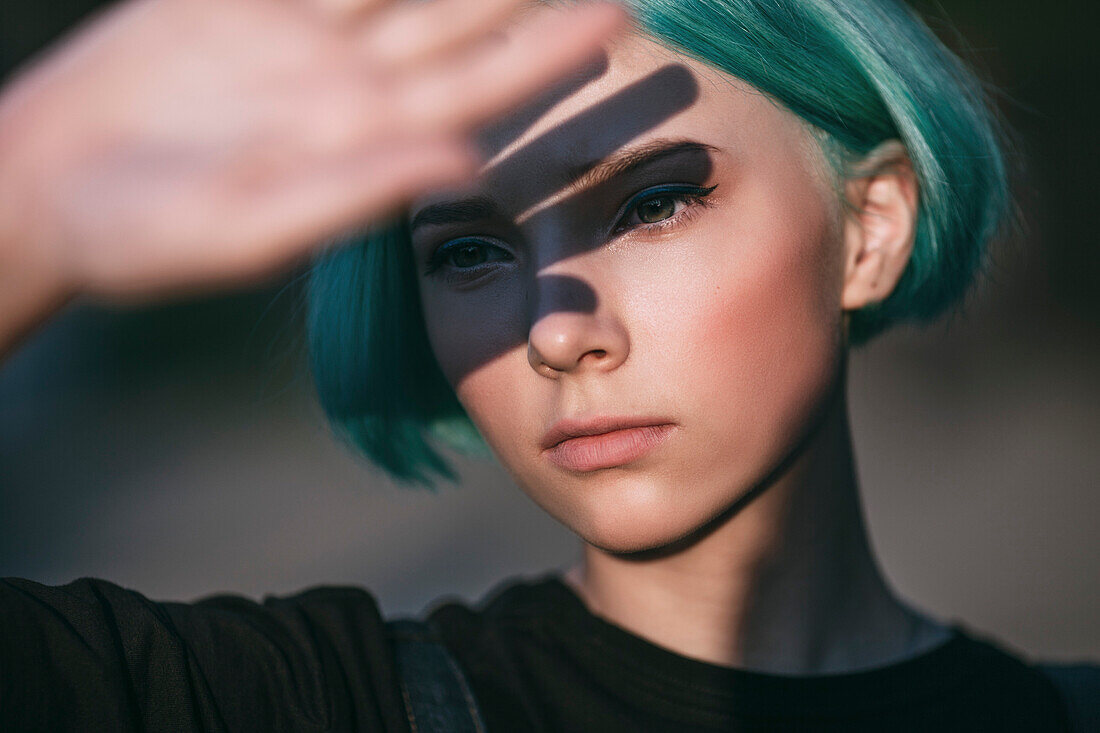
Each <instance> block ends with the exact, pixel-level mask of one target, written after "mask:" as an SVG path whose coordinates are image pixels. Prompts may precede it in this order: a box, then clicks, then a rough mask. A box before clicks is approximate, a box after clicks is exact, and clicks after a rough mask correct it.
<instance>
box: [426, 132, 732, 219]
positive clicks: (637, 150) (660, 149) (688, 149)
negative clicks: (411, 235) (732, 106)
mask: <svg viewBox="0 0 1100 733" xmlns="http://www.w3.org/2000/svg"><path fill="white" fill-rule="evenodd" d="M712 152H719V149H718V148H716V147H714V146H713V145H707V144H706V143H701V142H697V141H695V140H651V141H649V142H647V143H643V144H641V145H636V146H634V147H631V148H623V149H621V150H618V151H616V152H614V153H612V154H611V155H609V156H607V157H606V158H601V159H599V160H595V161H591V162H588V163H584V164H582V165H577V166H572V167H570V168H568V169H567V170H566V178H565V186H566V187H567V188H568V189H569V190H570V191H580V190H582V189H586V188H593V187H595V186H599V185H600V184H602V183H606V182H607V181H609V180H611V179H613V178H617V177H619V176H623V175H626V174H628V173H631V172H633V171H635V170H638V169H639V168H644V167H645V166H649V165H653V164H654V163H656V162H658V161H660V160H664V159H665V158H669V157H672V156H675V155H681V154H683V153H704V154H705V153H712ZM498 215H499V209H498V208H497V205H496V203H495V202H494V201H493V200H492V199H491V198H488V197H486V196H473V197H471V198H467V199H461V200H458V201H447V202H444V203H439V204H429V205H428V206H425V207H424V208H422V209H420V210H419V211H418V212H416V216H414V217H413V219H412V222H411V223H410V224H409V231H410V232H413V231H415V230H416V229H417V227H421V226H428V225H432V224H436V225H439V224H462V223H466V222H471V221H483V220H485V219H492V218H493V217H496V216H498Z"/></svg>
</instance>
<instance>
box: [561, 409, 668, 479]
mask: <svg viewBox="0 0 1100 733" xmlns="http://www.w3.org/2000/svg"><path fill="white" fill-rule="evenodd" d="M675 428H676V425H675V424H674V423H673V422H672V421H671V420H669V419H667V418H662V417H657V418H654V417H595V418H590V419H587V420H562V421H560V422H558V423H556V424H555V425H554V427H552V428H551V429H550V430H549V431H548V432H547V433H546V435H545V436H543V439H542V448H543V454H544V455H545V456H546V457H547V458H548V459H549V460H550V461H552V462H554V463H556V464H558V465H559V466H561V467H562V468H565V469H568V470H571V471H595V470H599V469H602V468H613V467H615V466H622V465H625V464H627V463H631V462H633V461H636V460H638V459H639V458H641V457H642V456H644V455H645V454H647V453H649V452H650V451H651V450H653V449H654V448H656V447H657V446H658V445H660V444H661V443H663V442H664V441H665V439H667V438H668V437H669V435H670V434H671V433H672V431H673V430H674V429H675Z"/></svg>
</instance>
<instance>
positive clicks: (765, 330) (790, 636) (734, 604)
mask: <svg viewBox="0 0 1100 733" xmlns="http://www.w3.org/2000/svg"><path fill="white" fill-rule="evenodd" d="M685 90H688V91H687V92H685ZM670 100H672V101H671V102H670ZM639 120H643V121H644V122H645V124H644V125H639V124H638V121H639ZM670 141H693V142H696V143H701V144H702V145H703V146H705V148H704V150H703V151H701V152H700V151H698V150H696V151H694V152H691V151H688V152H683V153H681V154H677V155H671V156H668V157H666V158H664V159H662V160H661V161H659V162H656V163H653V164H652V165H650V166H648V167H646V168H644V169H642V170H640V171H635V172H632V173H629V174H626V175H623V176H620V177H618V178H615V179H612V180H610V181H606V182H602V183H600V184H598V185H591V186H585V185H583V184H582V185H579V186H578V185H574V186H572V187H568V186H562V185H561V182H562V181H564V180H567V179H568V175H567V173H568V172H569V171H575V170H576V169H577V168H578V167H581V168H583V167H584V166H586V165H588V164H590V163H592V162H593V161H598V160H601V159H605V158H606V156H608V155H609V154H611V153H615V152H621V151H622V150H623V149H624V148H636V147H637V146H645V145H650V146H653V145H658V144H666V143H669V142H670ZM482 143H483V145H484V146H485V148H486V151H487V153H488V154H489V155H490V156H492V157H491V160H490V162H489V164H488V165H487V166H486V167H485V169H484V170H483V171H482V174H481V175H480V176H479V178H478V181H477V182H476V183H475V184H474V185H473V186H472V187H468V188H464V189H462V190H451V191H447V192H441V193H439V194H434V195H432V196H428V197H423V198H422V199H420V200H418V201H417V202H415V205H414V206H413V207H412V212H411V213H412V216H413V220H414V221H416V219H417V217H418V215H422V214H423V212H424V210H425V208H426V207H428V206H438V205H439V204H441V203H445V202H447V201H453V200H455V199H465V198H468V197H470V196H479V197H482V198H483V199H487V200H489V201H491V202H492V203H493V204H494V206H495V207H496V209H498V212H497V213H496V214H494V215H492V216H479V217H477V218H476V219H475V220H473V221H452V222H443V221H441V220H439V219H438V217H437V218H434V219H431V218H430V219H429V223H427V224H424V225H421V226H417V227H415V228H414V231H413V248H414V251H415V255H416V258H417V261H418V263H419V266H420V273H421V274H420V289H421V299H422V303H423V308H424V314H425V321H426V326H427V330H428V334H429V338H430V341H431V344H432V347H433V350H434V352H435V355H436V358H437V360H438V362H439V364H440V366H441V368H442V370H443V372H444V374H445V375H446V376H447V378H448V379H449V381H450V382H451V384H452V385H453V387H454V389H455V392H456V394H457V395H458V398H459V400H460V401H461V403H462V404H463V406H464V407H465V408H466V410H467V412H468V414H469V415H470V417H471V418H472V419H473V421H474V422H475V424H476V425H477V426H478V428H479V429H480V431H481V433H482V435H483V436H484V437H485V439H486V441H487V442H488V443H489V445H490V447H491V448H492V449H493V451H494V452H495V454H496V455H497V456H498V458H499V459H500V461H501V463H502V464H503V465H504V467H505V468H506V469H507V470H508V471H509V472H510V473H511V475H512V476H513V477H514V478H515V480H516V481H517V483H518V484H519V485H520V486H521V487H522V488H523V490H524V491H525V492H526V493H527V494H528V495H529V496H530V497H531V498H532V499H533V500H534V501H535V502H536V503H538V504H539V505H540V506H541V507H542V508H544V509H545V510H546V511H547V512H549V513H550V514H551V515H552V516H554V517H555V518H557V519H558V520H559V521H561V522H562V523H563V524H565V525H566V526H568V527H569V528H570V529H572V530H573V531H574V532H575V533H576V534H577V535H578V536H579V537H580V538H581V539H582V540H583V541H584V559H583V562H582V563H581V564H580V565H579V566H578V567H576V568H574V569H573V570H572V571H570V573H569V574H568V575H567V580H568V582H569V583H570V584H571V585H572V586H573V587H574V589H575V590H576V591H577V593H578V594H579V595H580V596H581V598H582V599H583V600H584V601H585V602H586V603H587V604H588V606H589V608H590V609H591V610H592V611H593V612H595V613H597V614H599V615H602V616H603V617H605V618H606V619H608V620H610V621H612V622H613V623H616V624H618V625H620V626H622V627H624V628H626V629H628V630H630V631H632V632H634V633H637V634H639V635H641V636H643V637H645V638H647V639H649V640H651V641H653V642H655V643H657V644H660V645H661V646H664V647H666V648H668V649H671V650H673V651H676V652H679V653H681V654H685V655H687V656H691V657H695V658H697V659H701V660H704V661H710V662H714V663H717V664H725V665H732V666H738V667H743V668H747V669H755V670H760V671H768V672H777V673H789V674H810V673H821V672H840V671H851V670H857V669H864V668H869V667H875V666H880V665H883V664H887V663H890V662H894V661H898V660H900V659H903V658H906V657H909V656H912V655H914V654H918V653H920V652H922V651H925V650H927V649H928V648H930V647H931V646H934V645H935V644H938V643H940V642H941V641H942V640H943V639H944V638H945V636H946V630H945V629H944V628H943V627H942V626H941V625H939V624H937V623H935V622H934V621H932V620H930V619H927V618H925V617H924V616H922V615H921V614H919V613H917V612H916V611H914V610H912V609H910V608H909V607H908V606H907V605H906V604H904V603H903V602H902V601H901V600H899V599H898V598H897V597H896V596H895V595H894V594H893V592H892V591H891V590H890V589H889V588H888V586H887V584H886V582H885V580H884V578H883V577H882V575H881V573H880V571H879V570H878V568H877V566H876V564H875V562H874V559H873V556H872V554H871V551H870V549H869V546H868V542H867V537H866V530H865V527H864V523H863V518H862V516H861V512H860V508H859V500H858V486H857V479H856V475H855V469H854V462H853V459H852V448H851V437H850V432H849V429H848V423H847V409H846V398H845V380H844V376H845V370H844V365H845V360H846V353H847V345H846V315H845V314H846V312H847V311H850V310H852V309H855V308H859V307H862V306H863V305H866V304H868V303H871V302H873V301H875V300H879V299H881V298H884V297H886V295H888V294H889V292H890V290H891V289H892V288H893V286H894V284H895V283H896V282H897V279H898V278H899V277H900V275H901V272H902V271H903V269H904V265H905V262H906V261H907V259H908V256H909V252H910V251H911V248H912V241H913V231H914V226H915V212H916V198H917V195H918V194H917V189H916V182H915V179H914V177H913V175H912V171H911V168H910V166H909V165H908V160H907V159H906V158H905V155H904V150H903V149H901V147H900V146H899V145H897V144H896V143H888V144H886V145H884V146H882V147H881V148H880V149H878V150H876V151H875V152H874V153H873V154H872V155H871V156H869V157H868V160H867V161H865V164H864V165H863V166H862V167H861V172H860V173H859V175H858V176H856V177H854V178H852V179H851V180H849V181H847V182H846V184H845V186H844V187H843V191H844V196H846V197H847V199H848V201H847V204H848V206H847V207H845V206H843V205H842V202H841V201H840V197H839V196H838V195H837V193H836V190H837V189H836V187H835V186H834V183H833V181H832V178H831V174H830V173H829V172H828V170H827V168H826V166H825V164H824V162H823V159H822V157H821V155H820V151H819V148H818V147H817V145H816V142H815V139H814V137H813V136H812V134H811V133H810V131H809V130H808V129H807V127H806V126H805V125H804V124H803V123H801V122H800V121H799V120H798V119H797V118H796V117H795V116H794V115H793V114H791V113H790V112H789V111H787V110H785V109H782V108H781V107H779V106H778V105H776V104H773V103H772V102H771V101H770V100H769V99H768V98H766V97H765V96H763V95H761V94H760V93H758V92H756V91H755V90H753V89H751V88H750V87H748V86H747V85H745V84H744V83H742V82H739V81H738V80H735V79H732V78H730V77H728V76H726V75H724V74H722V73H720V72H717V71H715V70H713V69H710V68H709V67H706V66H705V65H702V64H700V63H697V62H695V61H692V60H689V59H685V58H682V57H679V56H677V55H675V54H673V53H672V52H670V51H668V50H667V49H664V48H663V47H661V46H659V45H657V44H655V43H653V42H652V41H649V40H647V39H645V38H643V37H640V36H636V35H635V36H630V37H628V38H626V39H624V40H621V41H619V42H617V43H615V44H614V45H613V46H610V47H609V48H608V50H607V65H606V68H605V69H604V71H603V73H601V74H600V75H598V76H597V77H596V78H595V79H592V80H588V81H587V82H577V84H575V85H574V86H573V87H572V88H570V89H569V90H568V93H562V94H559V95H558V96H556V97H552V98H551V99H549V100H546V101H544V103H543V104H542V106H541V107H538V108H536V109H534V110H526V111H524V112H523V113H520V114H517V115H516V116H515V117H514V118H513V119H512V120H507V121H505V122H503V123H502V124H500V125H498V126H497V127H496V128H494V129H493V130H492V131H490V132H489V133H488V134H486V135H485V137H484V138H483V140H482ZM532 150H534V151H537V153H538V154H537V155H532V154H531V151H532ZM669 185H673V186H679V187H680V188H679V189H677V190H683V187H684V186H685V185H688V186H691V187H694V188H695V189H699V188H707V187H711V186H714V187H715V188H714V189H713V191H712V192H711V193H710V194H709V195H706V196H705V197H704V198H703V199H702V200H701V202H700V201H691V200H679V201H673V202H670V201H669V200H668V196H669V194H668V192H667V190H666V192H665V193H664V194H654V196H656V197H657V198H660V196H661V195H664V196H665V200H664V201H654V200H653V197H652V196H651V197H650V199H649V200H648V207H649V209H648V210H649V211H650V214H649V216H650V218H651V219H656V220H657V221H651V222H650V223H651V224H660V226H656V227H651V228H648V229H647V228H644V227H643V226H641V224H642V220H641V219H640V214H639V213H638V210H635V211H633V212H627V214H626V216H625V218H622V219H618V218H616V217H618V216H619V215H620V214H621V213H622V208H621V207H622V206H623V204H624V202H627V201H628V200H631V198H632V197H633V196H634V195H635V194H637V193H639V192H640V191H644V190H646V189H651V188H654V187H659V186H666V187H667V186H669ZM421 218H423V217H422V216H421ZM460 240H465V241H464V242H463V246H466V247H467V249H466V250H465V251H464V252H462V253H460V254H459V255H449V256H447V257H444V258H442V259H440V258H439V257H438V255H437V254H436V253H437V251H438V250H439V248H440V247H442V246H452V247H453V246H455V243H457V242H459V241H460ZM471 243H472V244H471ZM469 247H472V249H470V248H469ZM451 251H456V250H453V249H452V250H451ZM479 261H480V264H478V263H479ZM471 263H474V264H471ZM429 270H430V271H429ZM596 415H611V416H650V417H652V416H657V417H660V418H661V419H662V420H664V421H666V422H667V423H670V424H671V425H672V427H671V428H670V432H669V435H668V437H667V439H666V440H665V441H664V442H662V443H661V444H660V445H658V446H657V447H656V448H655V449H653V450H652V451H650V452H649V453H647V454H645V455H644V456H643V457H641V458H640V459H638V460H635V461H633V462H630V463H627V464H625V465H621V466H616V467H613V468H606V469H599V470H592V471H576V470H569V469H566V468H563V467H562V466H560V465H557V464H556V463H554V462H552V461H550V460H549V459H548V457H547V454H546V452H545V451H544V450H543V446H542V445H541V441H542V438H543V436H544V434H545V433H546V432H547V431H548V430H549V429H550V427H551V426H552V425H554V424H555V423H556V422H557V421H559V420H561V419H563V418H587V417H592V416H596Z"/></svg>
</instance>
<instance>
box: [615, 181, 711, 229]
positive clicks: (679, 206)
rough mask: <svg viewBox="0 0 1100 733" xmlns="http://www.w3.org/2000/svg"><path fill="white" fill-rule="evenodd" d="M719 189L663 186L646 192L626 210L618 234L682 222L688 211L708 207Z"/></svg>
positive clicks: (631, 200)
mask: <svg viewBox="0 0 1100 733" xmlns="http://www.w3.org/2000/svg"><path fill="white" fill-rule="evenodd" d="M715 188H717V186H711V187H709V188H699V187H698V186H660V187H658V188H650V189H646V190H645V191H642V192H641V193H639V194H638V195H637V196H634V197H633V198H632V199H630V201H628V202H627V203H626V205H625V206H624V207H623V214H622V216H620V217H619V219H618V221H619V223H618V224H617V225H616V226H615V229H614V233H616V234H617V233H621V232H625V231H628V230H630V229H643V230H652V229H663V228H665V227H668V226H671V225H672V223H673V222H674V221H679V219H680V218H681V216H682V215H683V214H684V213H685V212H686V210H689V209H694V208H695V207H697V206H705V205H707V204H706V197H707V196H709V195H710V193H711V192H712V191H713V190H714V189H715Z"/></svg>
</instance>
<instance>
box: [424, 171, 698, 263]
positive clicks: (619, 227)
mask: <svg viewBox="0 0 1100 733" xmlns="http://www.w3.org/2000/svg"><path fill="white" fill-rule="evenodd" d="M717 187H718V186H717V185H714V186H709V187H707V188H702V187H699V186H658V187H654V188H649V189H646V190H644V191H642V192H640V193H638V194H637V195H636V196H634V197H633V198H631V199H630V200H629V201H627V203H626V204H624V205H623V207H622V209H621V210H620V211H621V214H619V216H618V217H617V218H616V221H617V222H619V223H618V224H616V225H615V227H614V228H613V229H612V230H611V234H612V235H613V236H620V235H622V234H625V233H636V232H642V233H656V232H664V231H668V230H670V229H674V228H676V227H679V226H682V225H683V224H686V223H687V222H689V221H691V220H692V219H693V218H694V217H695V215H697V214H698V213H699V209H700V208H705V207H709V206H711V203H710V202H709V201H707V197H708V196H709V195H710V194H711V193H712V192H713V191H714V189H716V188H717ZM660 198H671V199H672V200H673V201H675V202H676V203H683V204H685V206H684V208H682V209H680V210H679V211H677V212H676V213H674V214H673V215H672V216H670V217H669V218H667V219H661V220H660V221H655V222H649V223H646V222H640V223H637V224H634V225H630V226H628V225H624V224H623V223H622V222H624V221H625V220H626V219H627V217H629V216H630V215H631V214H634V213H636V212H637V210H638V208H639V207H640V206H641V205H642V204H644V203H645V202H647V201H651V200H653V199H660ZM471 244H480V245H488V246H491V247H494V248H496V249H500V250H502V251H504V248H503V247H499V246H497V245H494V244H491V243H488V242H486V241H485V240H483V239H477V238H472V237H463V238H461V239H454V240H451V241H449V242H446V243H445V244H443V245H441V246H439V247H437V248H436V249H435V251H434V252H432V254H431V256H430V258H429V260H428V263H427V266H426V267H425V269H424V274H425V275H433V274H434V275H438V273H439V271H440V270H441V269H443V268H444V267H445V266H446V265H447V258H448V257H450V256H451V254H452V253H454V252H456V251H457V250H458V249H459V248H461V247H465V246H469V245H471ZM510 259H512V257H511V254H510V253H509V256H508V258H507V259H506V260H504V261H508V260H510ZM496 261H497V262H499V261H501V260H496ZM484 264H491V263H483V265H484ZM483 265H476V266H474V267H465V268H448V270H449V271H448V272H446V273H445V274H444V275H443V277H445V279H447V280H454V281H456V282H457V281H469V280H471V279H474V278H473V277H472V276H474V275H475V273H478V272H479V271H480V270H482V269H483Z"/></svg>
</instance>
